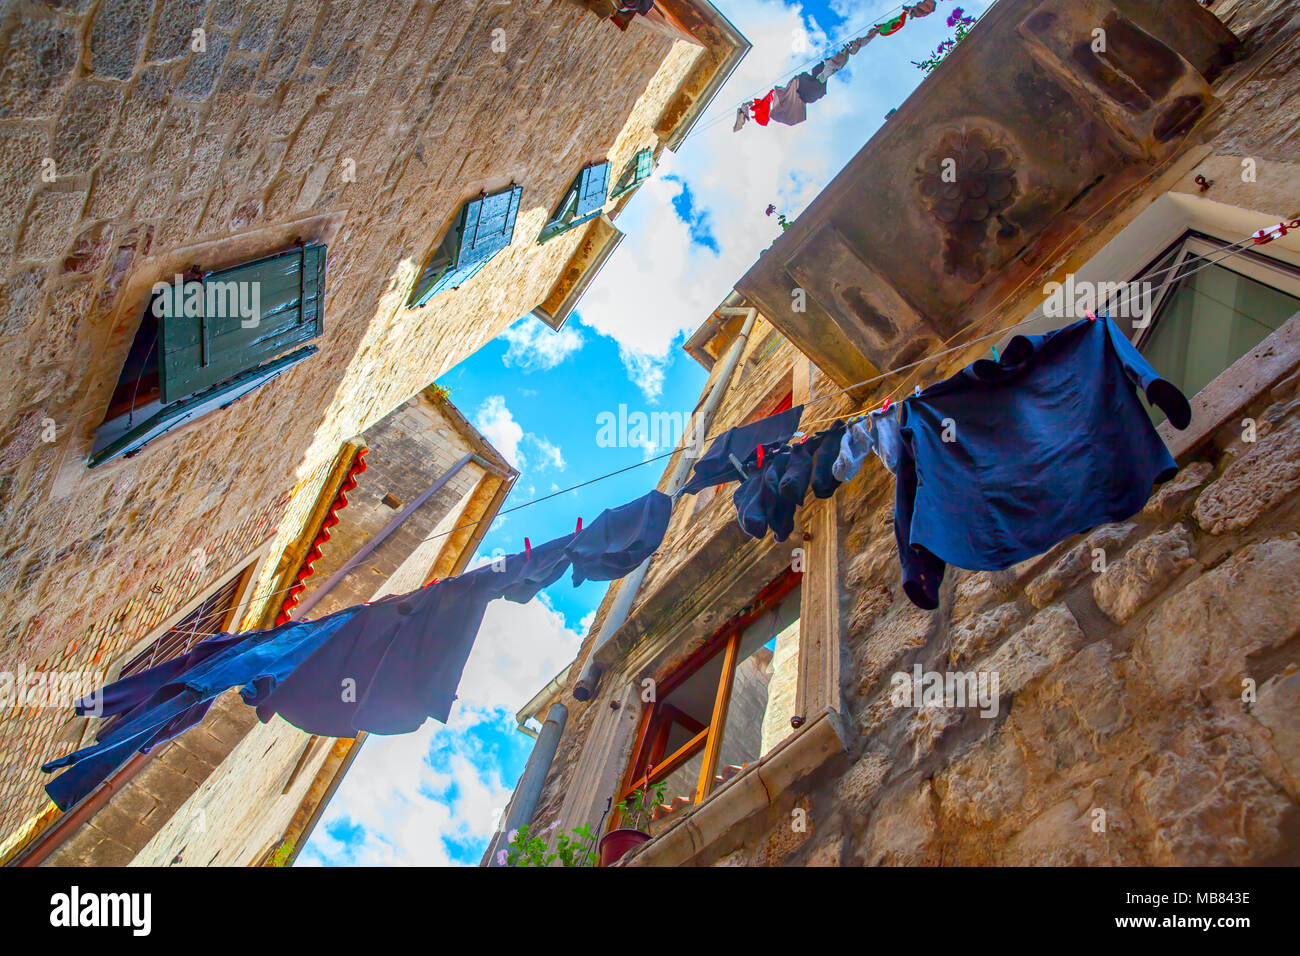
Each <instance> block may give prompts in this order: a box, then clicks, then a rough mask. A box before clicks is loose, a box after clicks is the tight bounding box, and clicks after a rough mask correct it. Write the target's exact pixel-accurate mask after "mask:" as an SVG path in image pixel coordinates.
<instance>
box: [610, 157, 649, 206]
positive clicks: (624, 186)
mask: <svg viewBox="0 0 1300 956" xmlns="http://www.w3.org/2000/svg"><path fill="white" fill-rule="evenodd" d="M642 156H646V157H649V163H648V165H649V168H648V169H647V170H646V172H645V175H644V176H639V175H638V172H639V171H640V168H641V157H642ZM654 171H655V160H654V148H653V147H651V146H645V147H642V148H641V149H638V150H637V151H636V152H635V153H633V154H632V158H631V159H630V160H628V162H627V165H626V166H624V167H623V171H622V172H621V173H619V176H618V180H617V181H616V182H615V184H614V187H613V188H612V189H611V190H610V191H609V199H608V200H607V201H608V202H613V201H614V200H616V199H622V198H623V197H624V196H626V195H627V194H628V193H630V192H632V191H633V190H634V189H636V188H637V187H638V186H640V185H641V184H642V183H643V182H645V181H646V180H647V179H649V178H650V177H651V176H652V175H653V174H654Z"/></svg>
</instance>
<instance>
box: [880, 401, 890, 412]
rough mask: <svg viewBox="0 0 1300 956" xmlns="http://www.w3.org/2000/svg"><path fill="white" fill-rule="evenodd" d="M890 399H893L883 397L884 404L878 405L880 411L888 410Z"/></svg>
mask: <svg viewBox="0 0 1300 956" xmlns="http://www.w3.org/2000/svg"><path fill="white" fill-rule="evenodd" d="M891 401H893V399H889V398H887V399H885V404H884V405H882V406H881V407H880V410H881V411H882V412H887V411H889V403H890V402H891Z"/></svg>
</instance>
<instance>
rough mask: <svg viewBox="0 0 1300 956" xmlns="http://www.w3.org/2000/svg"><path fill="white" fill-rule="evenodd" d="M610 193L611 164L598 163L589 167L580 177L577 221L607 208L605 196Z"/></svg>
mask: <svg viewBox="0 0 1300 956" xmlns="http://www.w3.org/2000/svg"><path fill="white" fill-rule="evenodd" d="M608 191H609V163H608V162H603V163H596V164H595V165H594V166H588V167H587V168H586V169H584V170H583V171H582V172H581V173H580V174H579V175H578V209H577V213H576V218H577V219H582V218H584V217H586V216H590V215H592V214H593V213H597V212H600V210H601V209H603V208H604V207H605V196H606V195H607V193H608Z"/></svg>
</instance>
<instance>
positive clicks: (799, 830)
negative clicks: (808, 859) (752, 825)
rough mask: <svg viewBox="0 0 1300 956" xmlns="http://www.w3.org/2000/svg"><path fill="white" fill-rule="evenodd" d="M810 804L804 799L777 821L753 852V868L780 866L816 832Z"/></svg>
mask: <svg viewBox="0 0 1300 956" xmlns="http://www.w3.org/2000/svg"><path fill="white" fill-rule="evenodd" d="M816 822H817V821H816V820H814V819H813V813H812V804H811V803H809V801H808V799H807V798H806V797H805V798H804V799H802V800H800V801H799V802H798V803H796V804H795V806H794V812H790V813H786V814H784V815H783V817H782V818H781V819H779V820H778V821H777V823H776V825H775V826H773V827H772V828H771V829H770V830H769V831H768V833H767V835H766V836H765V837H764V838H763V840H762V841H760V843H759V844H758V847H757V849H755V851H754V856H753V860H752V861H751V862H752V864H753V865H754V866H780V865H781V864H782V863H784V862H785V860H786V858H787V857H789V856H790V854H792V853H794V852H795V851H796V850H798V849H799V848H800V847H801V846H803V845H804V844H805V843H806V842H807V841H808V840H809V839H810V838H811V837H812V836H813V834H814V833H816V832H817V826H816Z"/></svg>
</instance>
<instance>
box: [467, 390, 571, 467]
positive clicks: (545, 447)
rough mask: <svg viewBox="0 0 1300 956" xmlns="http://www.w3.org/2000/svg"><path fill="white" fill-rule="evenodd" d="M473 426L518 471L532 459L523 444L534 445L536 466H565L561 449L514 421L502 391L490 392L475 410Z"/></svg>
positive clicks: (532, 446)
mask: <svg viewBox="0 0 1300 956" xmlns="http://www.w3.org/2000/svg"><path fill="white" fill-rule="evenodd" d="M474 427H475V428H477V429H478V430H479V431H481V432H482V433H483V435H484V436H485V437H486V438H487V440H488V441H489V442H491V443H492V445H493V446H494V447H495V448H496V449H497V451H499V452H501V454H502V455H503V456H504V457H505V459H506V461H508V462H510V464H511V465H513V466H514V467H515V468H518V469H520V470H521V471H522V470H523V469H524V467H525V466H526V465H528V464H530V463H531V462H532V461H533V460H534V459H533V457H532V456H531V455H525V454H524V451H523V448H522V447H521V446H522V445H524V444H527V445H529V446H530V447H531V448H533V449H534V450H535V451H536V452H537V454H538V455H539V456H540V457H539V459H538V460H537V462H538V463H537V465H536V470H538V471H541V470H543V469H545V468H555V469H557V470H559V471H563V470H564V465H565V462H564V452H563V451H562V450H561V449H560V446H559V445H556V444H554V443H553V442H551V441H550V440H548V439H547V438H545V437H544V436H542V435H535V434H533V433H532V432H528V433H527V434H524V429H523V426H521V425H520V424H519V423H518V422H517V421H515V416H514V413H513V412H511V411H510V409H509V408H507V407H506V399H505V396H504V395H489V396H488V397H487V398H485V399H484V400H483V403H482V404H481V405H479V407H478V411H476V412H475V413H474Z"/></svg>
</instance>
